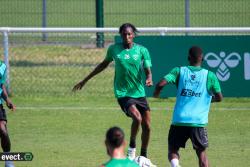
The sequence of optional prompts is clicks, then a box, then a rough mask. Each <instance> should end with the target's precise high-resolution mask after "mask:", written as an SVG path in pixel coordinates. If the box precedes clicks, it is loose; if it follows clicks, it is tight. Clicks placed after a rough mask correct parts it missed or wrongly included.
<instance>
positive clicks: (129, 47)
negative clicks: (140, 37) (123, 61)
mask: <svg viewBox="0 0 250 167" xmlns="http://www.w3.org/2000/svg"><path fill="white" fill-rule="evenodd" d="M133 45H134V43H133V42H132V43H123V47H124V49H131V48H132V47H133Z"/></svg>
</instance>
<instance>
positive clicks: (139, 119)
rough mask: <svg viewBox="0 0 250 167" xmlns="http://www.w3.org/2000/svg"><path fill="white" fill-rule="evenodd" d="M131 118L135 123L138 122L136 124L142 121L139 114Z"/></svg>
mask: <svg viewBox="0 0 250 167" xmlns="http://www.w3.org/2000/svg"><path fill="white" fill-rule="evenodd" d="M133 120H134V121H135V122H136V123H138V124H141V122H142V118H141V116H139V115H137V116H135V117H134V118H133Z"/></svg>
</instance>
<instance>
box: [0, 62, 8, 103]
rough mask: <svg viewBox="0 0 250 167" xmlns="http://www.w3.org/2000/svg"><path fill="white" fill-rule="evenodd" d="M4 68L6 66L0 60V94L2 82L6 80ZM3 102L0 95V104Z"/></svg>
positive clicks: (0, 92)
mask: <svg viewBox="0 0 250 167" xmlns="http://www.w3.org/2000/svg"><path fill="white" fill-rule="evenodd" d="M6 69H7V67H6V65H5V64H4V63H3V62H2V61H0V94H2V92H3V90H2V86H1V85H2V84H5V82H6V77H7V76H6ZM2 103H3V99H2V97H0V104H2Z"/></svg>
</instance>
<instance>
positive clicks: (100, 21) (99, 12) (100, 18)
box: [96, 0, 104, 48]
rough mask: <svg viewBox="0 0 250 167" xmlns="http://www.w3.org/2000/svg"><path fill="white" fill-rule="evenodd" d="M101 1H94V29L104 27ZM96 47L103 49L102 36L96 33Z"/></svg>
mask: <svg viewBox="0 0 250 167" xmlns="http://www.w3.org/2000/svg"><path fill="white" fill-rule="evenodd" d="M103 12H104V11H103V0H96V27H103V26H104V18H103V15H104V14H103ZM96 47H98V48H103V47H104V34H103V32H97V33H96Z"/></svg>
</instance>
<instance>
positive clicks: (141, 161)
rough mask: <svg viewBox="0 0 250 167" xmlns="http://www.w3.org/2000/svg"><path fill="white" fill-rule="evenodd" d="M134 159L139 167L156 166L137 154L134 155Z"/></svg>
mask: <svg viewBox="0 0 250 167" xmlns="http://www.w3.org/2000/svg"><path fill="white" fill-rule="evenodd" d="M134 161H135V162H136V163H137V164H138V165H139V166H140V167H156V166H155V165H154V164H152V162H151V161H150V159H148V158H146V157H144V156H137V157H135V159H134Z"/></svg>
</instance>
